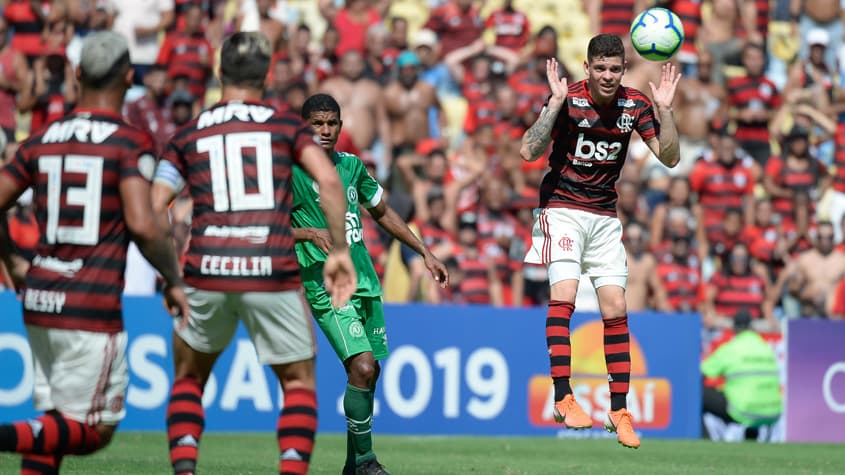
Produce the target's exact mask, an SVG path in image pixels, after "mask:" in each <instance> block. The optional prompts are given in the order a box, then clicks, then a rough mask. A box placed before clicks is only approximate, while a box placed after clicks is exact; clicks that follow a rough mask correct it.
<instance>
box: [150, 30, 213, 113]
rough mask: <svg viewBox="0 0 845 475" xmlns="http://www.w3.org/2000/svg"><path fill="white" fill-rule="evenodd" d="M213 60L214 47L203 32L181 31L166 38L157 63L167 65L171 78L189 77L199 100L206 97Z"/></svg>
mask: <svg viewBox="0 0 845 475" xmlns="http://www.w3.org/2000/svg"><path fill="white" fill-rule="evenodd" d="M213 62H214V49H213V48H212V47H211V43H209V42H208V40H206V39H205V36H204V35H203V34H202V33H198V34H195V35H189V34H187V33H183V32H179V31H177V32H173V33H170V34H168V35H167V36H166V37H165V38H164V43H162V45H161V48H160V49H159V52H158V58H157V59H156V64H161V65H165V66H167V75H168V77H170V78H171V79H173V78H175V77H179V76H185V77H187V78H188V87H189V88H190V90H191V94H193V95H194V98H196V99H198V100H202V99H203V98H204V97H205V88H206V83H208V80H209V79H210V78H211V66H212V64H213Z"/></svg>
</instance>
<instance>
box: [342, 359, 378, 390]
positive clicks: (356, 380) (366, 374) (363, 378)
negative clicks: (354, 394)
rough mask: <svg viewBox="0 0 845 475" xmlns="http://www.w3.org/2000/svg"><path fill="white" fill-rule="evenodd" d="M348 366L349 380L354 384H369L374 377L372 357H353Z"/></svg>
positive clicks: (374, 370)
mask: <svg viewBox="0 0 845 475" xmlns="http://www.w3.org/2000/svg"><path fill="white" fill-rule="evenodd" d="M348 368H349V369H348V372H349V382H350V383H352V384H353V385H355V386H361V387H366V386H370V385H371V384H372V382H373V378H375V377H376V362H375V361H373V360H372V358H357V357H356V358H353V359H352V360H351V361H350V362H349V365H348Z"/></svg>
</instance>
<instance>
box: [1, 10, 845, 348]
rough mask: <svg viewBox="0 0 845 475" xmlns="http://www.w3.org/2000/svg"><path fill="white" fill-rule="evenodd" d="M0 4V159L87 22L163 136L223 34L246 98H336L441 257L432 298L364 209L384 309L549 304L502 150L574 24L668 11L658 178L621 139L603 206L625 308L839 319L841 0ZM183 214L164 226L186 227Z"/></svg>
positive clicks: (578, 67) (632, 69) (141, 113)
mask: <svg viewBox="0 0 845 475" xmlns="http://www.w3.org/2000/svg"><path fill="white" fill-rule="evenodd" d="M0 4H2V18H1V19H0V126H2V128H3V132H4V134H3V138H2V141H3V142H4V143H3V147H2V150H3V151H4V156H5V159H7V160H8V159H10V158H11V157H12V156H13V155H14V153H15V144H16V143H17V142H19V141H20V140H22V139H24V138H25V137H26V136H27V135H28V132H29V131H30V130H34V129H37V128H39V127H42V126H44V125H45V124H48V123H49V122H50V121H52V120H54V119H56V118H57V117H61V116H62V114H64V113H65V112H66V111H67V110H69V109H70V108H72V107H73V103H74V101H75V99H76V93H77V89H76V84H75V79H74V67H75V65H76V62H77V61H78V56H79V46H80V43H81V39H82V38H84V37H85V35H87V34H89V33H90V32H92V31H97V30H102V29H114V30H115V31H118V32H120V33H122V34H124V35H125V36H126V37H127V38H128V40H129V45H130V56H131V61H132V63H133V65H134V66H135V81H136V84H137V87H136V88H133V90H131V91H130V94H129V97H127V100H128V102H127V105H126V110H125V114H126V117H127V119H128V120H129V121H130V122H132V123H133V124H135V125H136V126H138V127H142V128H145V129H147V130H149V131H150V132H151V133H152V134H153V135H154V137H155V139H156V143H157V146H158V147H159V149H161V148H163V147H164V145H165V144H166V142H167V140H168V138H169V137H170V135H171V134H172V133H173V132H174V130H176V128H178V127H179V126H180V125H181V124H183V123H185V122H187V121H189V120H190V118H191V117H192V116H194V115H195V114H196V113H198V111H200V110H201V109H202V108H203V107H204V106H206V105H208V104H210V103H213V102H214V101H215V100H216V99H217V97H218V96H219V85H218V84H217V83H216V82H215V81H216V80H215V79H214V74H213V72H214V67H215V61H216V60H217V50H218V49H219V46H220V44H221V42H222V38H223V37H224V36H225V35H226V34H228V33H230V32H233V31H239V30H253V31H254V30H258V31H261V32H262V33H264V34H265V35H266V36H267V37H268V39H269V40H270V41H271V44H272V45H273V47H274V51H275V54H274V56H273V59H272V63H271V68H270V73H269V75H268V78H267V89H266V100H267V101H268V103H270V104H273V105H274V106H276V107H279V108H290V109H292V110H293V111H298V110H299V108H300V107H301V105H302V103H303V101H304V100H305V98H306V97H307V96H308V95H309V94H312V93H315V92H326V93H329V94H332V95H333V96H334V97H335V98H336V99H337V100H338V102H339V103H340V105H341V108H342V119H343V134H342V136H341V140H340V143H339V144H338V146H337V149H338V150H343V151H348V152H352V153H356V154H358V155H359V156H360V157H361V158H362V160H363V161H364V162H365V164H366V165H367V166H368V167H369V169H370V171H371V173H372V174H373V175H374V176H376V177H377V178H378V179H379V180H380V181H381V182H382V184H383V185H384V187H385V188H386V189H387V190H388V191H387V192H388V197H389V202H390V204H391V205H392V206H393V207H394V208H395V209H396V210H397V211H398V212H399V213H400V214H402V215H403V216H404V218H406V219H407V221H408V222H411V223H413V224H414V227H415V229H416V230H417V231H418V232H419V235H420V237H421V238H422V239H423V240H424V241H425V243H426V244H427V245H428V246H429V247H430V248H431V249H432V251H433V252H434V254H435V255H436V256H437V257H438V258H440V259H441V260H443V261H444V262H445V263H446V264H447V266H448V268H449V270H450V273H451V276H452V286H451V287H450V288H448V289H445V290H443V289H440V288H438V287H437V286H436V285H433V284H434V283H433V282H432V280H431V279H430V278H428V276H427V275H426V270H425V267H424V265H423V263H422V260H421V259H419V258H418V257H416V256H415V255H414V253H413V252H410V250H408V249H403V248H401V247H400V246H399V245H398V243H391V242H388V241H387V240H386V239H385V236H384V235H383V234H382V233H380V232H379V230H378V228H377V226H376V225H375V223H374V222H373V221H372V220H367V221H365V231H366V234H365V241H366V244H367V246H368V248H369V249H370V252H371V254H372V257H373V260H374V262H375V264H376V266H377V269H378V271H379V272H380V274H381V275H382V276H385V275H399V273H401V274H402V275H403V276H406V278H404V279H402V282H403V285H402V286H401V288H400V289H398V290H397V289H395V288H394V287H395V285H391V284H393V283H394V281H395V279H392V278H391V279H388V280H390V281H391V282H386V284H387V287H389V289H388V290H387V291H388V293H390V294H391V295H392V296H393V297H392V298H391V299H392V300H400V301H425V302H433V303H459V304H490V305H495V306H523V305H544V304H545V303H546V301H547V300H548V298H549V289H548V281H547V275H546V271H545V268H544V267H538V266H533V265H526V264H523V262H522V259H523V257H524V255H525V252H526V249H527V246H528V245H529V243H530V235H531V228H532V225H533V214H532V211H533V208H534V207H536V206H537V202H538V199H537V197H538V189H539V187H540V184H541V182H542V179H543V176H544V175H545V174H546V173H547V171H548V170H549V169H548V161H547V159H546V158H542V159H540V160H538V161H536V162H533V163H527V162H523V161H522V160H521V159H520V157H519V153H518V150H519V145H520V138H521V136H522V133H523V132H524V131H525V130H526V129H527V127H529V126H530V125H531V124H532V123H533V122H534V120H535V118H536V117H537V114H538V113H539V111H540V110H541V108H542V107H543V104H544V101H545V100H546V98H547V96H548V85H547V81H546V77H545V60H546V59H547V58H550V57H557V58H559V60H560V61H561V62H562V64H563V65H564V68H563V72H562V73H563V74H565V75H566V76H567V77H568V78H569V80H570V82H574V81H576V80H579V79H582V78H583V77H584V68H583V66H582V63H583V61H584V54H585V51H586V43H587V41H588V40H589V38H590V37H591V36H592V35H593V34H595V33H598V32H609V33H614V34H618V35H620V36H622V37H623V38H625V39H626V44H627V32H628V28H629V25H630V22H631V19H632V18H633V16H634V13H635V12H637V11H640V10H641V9H643V8H645V7H649V6H654V5H658V6H664V7H667V8H670V9H672V10H673V11H675V12H677V13H678V14H679V15H680V16H681V18H682V21H683V24H684V30H685V32H686V41H685V43H684V45H683V47H682V49H681V51H680V52H679V54H678V55H676V57H675V58H673V61H676V62H677V63H678V65H679V66H680V67H681V70H682V72H683V74H684V77H683V79H682V82H681V85H680V87H679V90H678V93H677V95H676V100H675V106H674V113H675V116H676V119H677V122H678V126H679V132H680V134H681V153H682V155H681V157H682V158H681V164H680V165H679V166H678V167H677V168H674V169H668V168H666V167H664V166H663V165H662V164H660V163H659V162H658V160H657V159H656V157H654V156H652V155H651V153H650V152H649V151H648V148H647V147H646V146H645V145H644V144H643V143H642V142H641V141H637V140H634V141H632V144H631V147H630V149H629V151H628V157H627V162H626V165H625V169H624V171H623V176H622V178H621V180H620V182H619V183H618V194H619V203H618V211H619V217H620V219H621V220H622V222H623V224H624V229H625V238H624V239H625V241H626V245H627V249H628V254H629V255H628V265H629V268H630V276H629V279H628V307H629V310H630V311H632V312H636V311H641V310H648V309H652V310H658V311H672V312H694V311H700V312H701V313H702V315H703V319H704V322H705V324H706V325H707V326H709V327H711V328H728V327H730V326H731V318H732V317H733V316H734V315H736V314H737V313H738V312H742V311H747V312H751V314H752V316H753V317H754V318H755V319H756V320H755V322H756V323H755V324H756V325H758V326H759V327H760V328H768V329H770V330H774V331H776V330H777V328H778V325H777V323H778V321H779V320H780V319H782V318H801V317H830V318H842V317H845V281H843V273H844V272H845V243H843V227H845V221H843V215H845V96H843V95H842V94H840V91H841V86H842V84H841V83H840V78H842V77H845V75H843V74H842V73H843V72H845V61H841V60H840V53H842V51H841V48H842V44H843V43H842V37H843V33H844V32H845V31H843V15H845V2H842V5H840V2H836V1H829V2H800V1H798V2H796V1H792V0H771V1H769V0H656V1H655V0H603V1H600V0H595V1H592V0H583V2H582V1H581V0H514V1H512V0H488V1H486V2H482V1H473V0H393V1H391V0H345V1H343V0H46V1H41V0H2V1H0ZM626 59H627V61H628V69H627V72H626V75H625V78H624V80H623V84H624V85H627V86H631V87H636V88H637V89H640V90H641V91H643V92H645V93H646V94H648V93H650V88H649V87H648V82H649V81H654V82H657V79H656V78H657V77H658V74H659V71H660V69H659V66H660V65H659V63H653V62H649V61H645V60H643V59H642V58H640V57H638V56H637V55H636V54H635V53H634V52H633V51H632V50H630V51H629V52H628V54H627V58H626ZM12 111H17V113H13V112H12ZM30 203H31V197H30V198H26V197H25V198H24V199H22V200H21V202H20V203H19V206H17V207H16V208H15V209H13V210H11V211H10V228H11V229H10V230H11V232H12V235H13V236H14V239H15V241H16V243H17V245H18V246H19V247H20V248H21V251H22V252H23V253H25V254H26V253H30V254H31V253H32V249H33V246H34V244H35V242H37V239H38V229H37V227H36V226H35V225H34V221H33V219H32V215H31V213H32V209H31V204H30ZM187 209H188V211H183V212H182V215H181V217H180V218H179V219H178V220H179V222H180V223H182V222H189V220H190V212H189V206H188V207H187ZM363 216H364V217H365V218H366V217H368V214H367V213H363ZM392 248H398V250H397V249H394V250H393V251H391V249H392ZM141 275H144V274H143V273H141V272H138V273H132V275H131V279H130V280H132V281H135V280H137V279H138V278H139V277H138V276H141ZM150 279H153V280H154V276H151V277H150ZM585 280H586V279H585ZM131 283H132V282H130V284H131ZM140 287H145V286H144V285H141V286H140ZM149 288H150V289H152V288H154V287H153V286H152V285H150V286H149ZM579 308H584V307H583V306H579Z"/></svg>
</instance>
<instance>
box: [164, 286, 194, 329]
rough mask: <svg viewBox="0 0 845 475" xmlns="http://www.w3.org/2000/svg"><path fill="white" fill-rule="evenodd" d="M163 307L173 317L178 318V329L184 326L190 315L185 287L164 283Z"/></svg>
mask: <svg viewBox="0 0 845 475" xmlns="http://www.w3.org/2000/svg"><path fill="white" fill-rule="evenodd" d="M164 308H166V309H167V313H169V314H170V315H171V316H172V317H173V318H178V319H179V329H180V330H181V329H183V328H185V326H186V325H187V324H188V319H189V318H190V317H191V306H190V305H188V297H187V296H186V295H185V287H183V286H181V285H166V286H165V287H164Z"/></svg>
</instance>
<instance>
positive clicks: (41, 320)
mask: <svg viewBox="0 0 845 475" xmlns="http://www.w3.org/2000/svg"><path fill="white" fill-rule="evenodd" d="M77 76H78V79H79V84H80V86H81V93H80V99H79V103H78V105H77V107H76V109H75V110H74V111H73V112H71V113H70V114H68V115H67V116H65V117H64V118H62V119H60V120H58V121H56V122H53V123H52V124H51V125H50V126H49V127H47V128H46V129H43V130H41V131H37V132H35V134H33V135H32V137H31V138H30V139H29V140H27V141H25V142H24V143H23V144H21V147H20V149H18V152H17V154H16V155H15V158H14V160H12V162H11V163H9V164H8V165H7V166H6V168H4V169H3V170H2V172H0V210H1V211H0V213H2V215H3V216H5V213H6V209H7V208H8V207H9V206H11V205H12V204H14V203H15V200H16V199H17V197H18V195H20V194H21V193H23V191H24V190H26V189H27V188H29V187H30V186H31V187H34V189H35V208H36V219H37V221H38V225H39V228H40V230H41V240H40V242H39V243H38V246H37V248H36V255H35V258H34V259H33V260H32V265H31V267H29V266H28V263H27V264H24V265H20V261H13V260H12V259H10V256H11V249H12V246H11V242H10V241H9V237H8V234H7V233H6V232H5V226H2V228H3V230H2V231H0V254H2V258H3V259H4V261H5V262H6V263H7V264H9V265H10V267H9V268H10V269H12V270H13V271H14V272H13V274H14V275H15V278H16V283H17V284H18V285H19V287H18V288H19V289H23V306H24V312H23V315H24V322H25V323H26V331H27V334H28V336H29V341H30V348H31V349H32V356H33V360H34V367H35V388H34V395H33V399H34V402H35V407H36V408H37V409H39V410H44V411H46V413H45V414H44V415H42V416H40V417H38V418H36V419H32V420H29V421H25V422H18V423H15V424H11V425H3V426H0V450H2V451H5V452H18V453H20V454H22V455H23V464H22V469H21V473H24V474H54V473H58V471H59V466H60V464H61V461H62V457H63V456H64V455H67V454H72V455H85V454H90V453H92V452H95V451H97V450H99V449H101V448H103V447H105V446H106V445H107V444H108V443H109V441H110V440H111V437H112V435H113V434H114V431H115V429H116V428H117V424H118V423H119V422H120V420H121V419H122V418H123V416H124V415H125V414H126V409H125V408H124V405H123V401H124V396H125V393H126V386H127V384H128V383H129V370H128V367H127V363H126V357H125V352H126V342H127V337H126V331H125V330H124V329H123V316H122V310H121V300H120V297H121V293H122V292H123V273H124V268H125V267H126V249H127V246H128V245H129V240H130V239H133V240H134V241H135V242H136V243H137V244H138V247H139V248H140V250H141V252H142V253H143V254H144V257H146V258H147V260H148V261H149V262H150V263H151V264H152V265H153V266H154V267H155V268H156V269H158V271H159V272H160V273H161V275H162V276H163V277H164V279H165V282H166V283H167V285H166V287H165V290H164V296H165V300H166V302H167V306H168V310H169V311H170V312H171V313H173V314H183V315H184V314H187V312H188V303H187V299H186V297H185V291H184V289H183V284H182V277H181V272H180V270H179V263H178V260H177V258H176V251H175V250H174V248H173V244H172V242H171V239H170V236H169V235H168V234H167V233H166V229H167V223H166V222H156V215H155V214H154V213H153V208H152V205H151V203H150V181H151V180H152V177H153V173H154V172H155V155H154V153H155V151H154V146H153V139H152V137H151V136H150V135H149V134H148V133H147V132H143V131H141V130H140V129H136V128H135V127H132V126H130V125H128V124H127V123H126V122H124V121H123V119H122V116H121V109H122V107H123V96H124V94H125V93H126V89H127V88H128V87H129V86H131V85H132V76H133V71H132V68H131V66H130V63H129V50H128V46H127V43H126V40H125V39H124V38H123V37H122V36H120V35H119V34H117V33H113V32H98V33H94V34H92V35H91V36H88V37H86V39H85V42H84V43H83V46H82V52H81V57H80V64H79V69H78V71H77ZM5 113H8V111H6V112H5ZM27 267H29V269H28V271H27V270H26V268H27ZM24 274H25V275H26V276H25V278H24Z"/></svg>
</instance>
